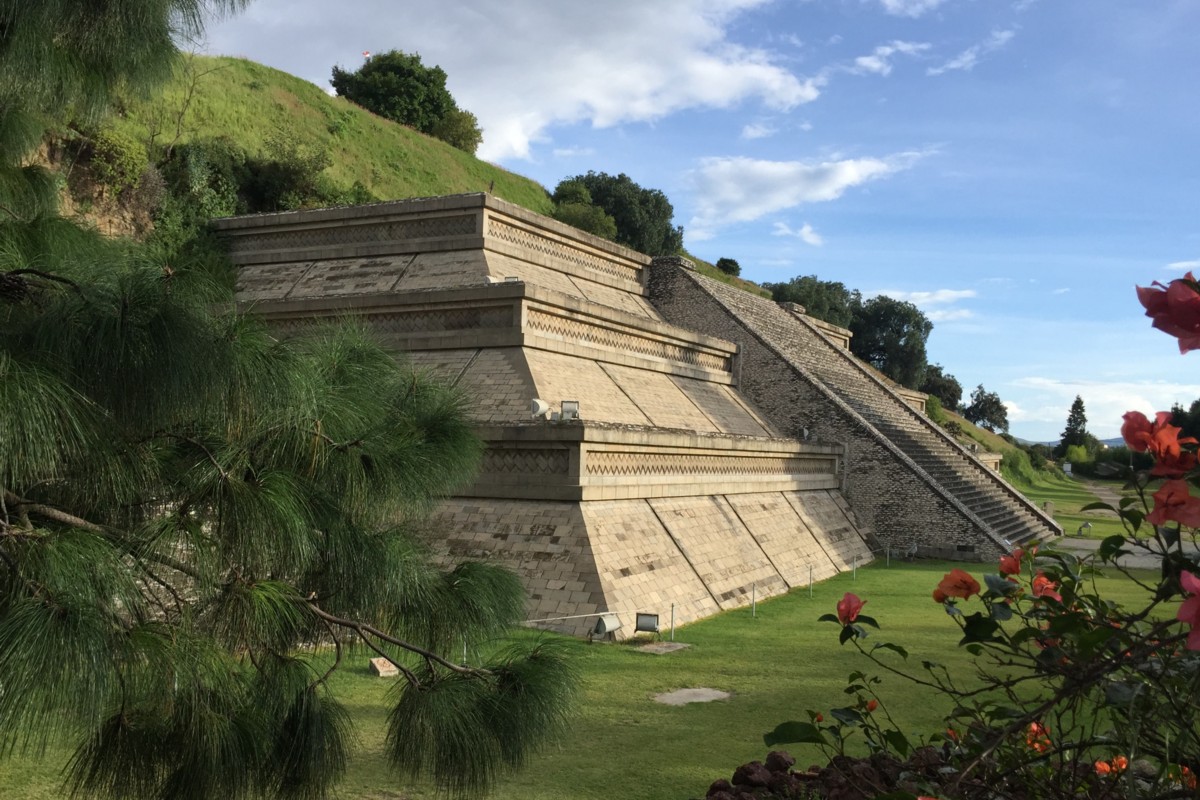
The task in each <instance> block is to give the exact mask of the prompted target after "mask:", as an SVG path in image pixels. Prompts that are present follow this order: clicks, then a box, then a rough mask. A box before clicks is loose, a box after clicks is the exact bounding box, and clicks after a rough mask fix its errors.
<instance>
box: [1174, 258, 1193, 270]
mask: <svg viewBox="0 0 1200 800" xmlns="http://www.w3.org/2000/svg"><path fill="white" fill-rule="evenodd" d="M1167 269H1178V270H1186V269H1200V258H1198V259H1196V260H1194V261H1172V262H1171V263H1170V264H1167Z"/></svg>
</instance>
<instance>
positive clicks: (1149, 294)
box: [1137, 272, 1200, 353]
mask: <svg viewBox="0 0 1200 800" xmlns="http://www.w3.org/2000/svg"><path fill="white" fill-rule="evenodd" d="M1155 287H1157V288H1155ZM1137 296H1138V300H1140V301H1141V303H1142V306H1143V307H1145V309H1146V316H1147V317H1150V318H1151V319H1153V320H1154V327H1156V328H1158V329H1159V330H1160V331H1162V332H1164V333H1168V334H1170V335H1171V336H1174V337H1175V338H1176V339H1178V340H1179V352H1180V353H1186V352H1187V351H1189V350H1195V349H1197V348H1200V294H1198V293H1197V291H1196V279H1195V278H1193V277H1192V273H1190V272H1189V273H1188V274H1187V275H1184V276H1183V277H1182V278H1177V279H1176V280H1173V281H1171V282H1170V284H1168V285H1167V286H1163V285H1162V284H1161V283H1159V282H1158V281H1155V282H1154V283H1153V284H1151V285H1150V286H1139V287H1137Z"/></svg>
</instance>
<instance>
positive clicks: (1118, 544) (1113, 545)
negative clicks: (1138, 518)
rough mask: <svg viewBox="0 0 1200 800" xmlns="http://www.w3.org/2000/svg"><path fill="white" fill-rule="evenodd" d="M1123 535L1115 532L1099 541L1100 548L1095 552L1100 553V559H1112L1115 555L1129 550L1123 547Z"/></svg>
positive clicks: (1123, 553)
mask: <svg viewBox="0 0 1200 800" xmlns="http://www.w3.org/2000/svg"><path fill="white" fill-rule="evenodd" d="M1124 547H1125V537H1124V536H1122V535H1120V534H1117V535H1116V536H1109V537H1107V538H1105V539H1104V541H1102V542H1100V548H1099V550H1097V551H1096V552H1097V553H1098V554H1099V555H1100V559H1101V560H1102V561H1112V560H1113V559H1115V558H1116V557H1117V556H1120V555H1125V554H1127V553H1128V552H1129V551H1128V550H1125V549H1124Z"/></svg>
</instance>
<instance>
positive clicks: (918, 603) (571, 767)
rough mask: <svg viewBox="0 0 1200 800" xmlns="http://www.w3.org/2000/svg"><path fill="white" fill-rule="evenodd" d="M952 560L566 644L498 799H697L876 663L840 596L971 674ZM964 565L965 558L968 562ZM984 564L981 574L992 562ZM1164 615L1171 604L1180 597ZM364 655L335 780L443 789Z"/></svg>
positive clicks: (915, 708)
mask: <svg viewBox="0 0 1200 800" xmlns="http://www.w3.org/2000/svg"><path fill="white" fill-rule="evenodd" d="M950 566H952V565H950V564H946V563H937V562H933V563H917V564H900V563H896V562H893V565H892V567H891V568H890V569H889V568H885V566H884V565H883V564H881V563H880V564H876V565H873V566H871V567H866V568H861V569H860V570H859V571H858V575H857V579H855V578H854V576H852V575H851V574H849V573H844V574H842V575H840V576H838V577H836V578H833V579H831V580H829V581H826V582H824V583H821V584H818V585H817V586H816V587H815V590H814V597H813V599H809V596H808V592H807V591H806V590H803V589H801V590H798V591H796V592H793V593H792V594H790V595H788V596H785V597H782V598H778V599H775V600H771V601H768V602H763V603H760V604H759V606H758V614H757V617H756V618H752V617H751V613H750V609H748V608H747V609H741V610H738V611H732V612H728V613H725V614H721V615H719V616H717V617H714V618H711V619H708V620H704V621H703V622H699V623H696V624H694V625H690V626H688V627H686V628H683V629H680V630H679V632H678V633H677V636H676V638H677V640H679V641H682V642H686V643H688V644H690V645H691V647H690V648H689V649H687V650H684V651H680V652H677V653H672V654H669V655H665V656H652V655H647V654H645V653H640V652H637V651H636V650H635V649H634V648H632V647H629V646H627V645H623V644H621V645H599V644H597V645H588V644H587V643H585V642H582V641H579V640H572V641H569V642H568V643H567V645H568V647H569V648H570V649H571V652H572V654H573V656H574V658H575V659H576V661H577V663H578V666H579V669H580V671H581V675H582V679H583V692H584V693H583V698H582V702H581V703H580V706H579V714H578V716H577V718H576V719H575V722H574V725H573V726H572V729H571V731H570V732H569V733H568V734H567V735H566V736H565V737H564V738H563V739H562V740H561V741H560V742H557V743H556V744H555V746H552V747H551V748H550V749H549V750H548V751H547V752H544V753H542V754H541V755H539V756H537V757H535V758H534V759H533V760H532V761H531V763H530V764H529V766H528V767H527V768H526V769H525V770H523V771H522V772H520V773H519V774H517V775H515V776H512V777H509V778H507V779H505V780H504V781H503V783H502V785H501V786H500V788H499V790H498V791H497V792H496V794H495V795H494V797H495V800H517V799H518V798H520V800H551V798H553V799H554V800H558V798H563V797H569V798H579V799H580V800H588V799H589V798H596V799H597V800H599V798H609V797H622V798H633V797H637V798H649V799H650V800H653V799H654V798H662V799H663V800H667V799H668V798H669V799H670V800H682V798H687V797H702V796H703V795H704V791H705V789H706V788H707V786H708V784H709V783H710V782H711V781H713V780H715V779H716V778H719V777H726V778H728V777H729V775H730V774H731V773H732V771H733V769H734V768H735V767H736V766H737V765H738V764H741V763H743V762H745V761H749V760H751V759H761V758H762V757H763V756H764V755H766V747H764V746H763V743H762V738H761V737H762V734H763V733H764V732H765V731H767V730H770V729H771V728H773V727H774V726H775V725H776V724H777V723H779V722H783V721H785V720H788V719H795V718H800V719H804V718H805V717H804V712H805V710H807V709H814V710H820V711H823V712H824V713H826V715H827V716H828V711H829V709H830V708H831V707H833V706H840V705H844V704H846V703H847V702H848V698H846V696H845V695H844V694H843V693H842V689H843V688H844V687H845V685H846V676H847V674H848V673H850V672H851V671H852V670H856V669H868V670H869V671H872V672H875V671H876V670H874V669H872V668H870V667H869V665H868V663H867V662H866V661H865V659H863V658H862V657H860V656H858V655H857V654H856V653H855V652H854V651H853V650H852V649H851V647H849V646H846V647H839V646H838V644H837V627H836V626H834V625H832V624H829V623H819V622H817V621H816V620H817V617H818V616H820V615H821V614H823V613H827V612H832V611H833V610H834V604H835V603H836V601H837V599H838V598H840V597H841V596H842V593H843V592H846V591H854V592H856V593H858V594H860V595H861V596H862V597H863V598H864V599H866V600H867V602H868V605H867V612H868V613H870V614H871V615H873V616H874V617H875V618H876V619H878V620H879V623H880V625H881V626H882V630H881V631H879V632H878V633H875V632H872V638H871V640H870V641H869V642H868V644H872V643H874V642H878V641H891V642H895V643H897V644H901V645H903V646H904V647H906V648H907V649H908V651H909V654H910V655H909V658H908V664H909V665H910V666H911V667H914V668H915V669H917V670H919V669H920V663H921V661H922V659H930V660H934V661H937V662H940V663H942V664H945V665H946V666H947V667H949V668H950V669H952V670H954V671H955V672H956V673H957V674H959V675H960V676H969V675H970V674H971V666H970V663H971V661H970V656H969V655H968V654H967V653H966V652H965V651H963V650H962V649H960V648H958V647H957V646H956V642H957V640H958V638H959V635H958V631H957V628H956V627H955V626H954V624H953V623H952V622H950V621H949V620H948V619H947V618H946V616H945V614H943V613H942V612H941V610H940V609H939V608H938V607H937V606H936V605H935V604H934V603H933V602H932V601H931V600H930V598H929V594H930V591H931V590H932V588H933V586H934V585H936V583H937V581H938V580H939V579H940V578H941V576H942V574H943V573H945V572H946V571H947V570H948V569H949V568H950ZM960 566H961V565H960ZM993 570H994V567H993V566H992V565H977V566H975V567H972V568H970V571H971V572H972V573H973V574H975V575H976V576H977V577H979V576H981V575H982V573H983V572H985V571H993ZM1101 587H1102V591H1104V593H1105V595H1106V596H1108V597H1110V598H1112V599H1114V600H1118V601H1120V602H1134V601H1136V599H1137V597H1138V595H1137V590H1136V588H1135V587H1134V585H1133V584H1132V583H1131V582H1130V581H1127V580H1124V579H1121V578H1119V577H1110V578H1106V579H1103V580H1102V582H1101ZM1163 613H1165V614H1168V615H1171V614H1174V606H1173V605H1172V606H1171V607H1170V608H1168V609H1166V610H1165V611H1164V612H1163ZM366 658H367V656H366V655H359V656H356V657H355V658H354V660H353V662H352V663H351V664H349V665H348V667H347V669H345V670H344V671H343V672H344V674H340V675H339V678H338V680H337V682H336V685H335V691H336V693H337V695H338V696H339V698H341V699H342V701H343V702H345V703H346V704H347V705H348V707H349V709H350V711H351V713H352V714H353V717H354V719H355V722H356V725H357V727H358V730H359V733H360V737H361V738H360V742H359V745H358V747H357V748H356V750H355V753H354V755H353V757H352V763H351V768H350V771H349V773H348V775H347V776H346V779H345V780H344V781H343V782H342V784H341V786H340V787H339V794H340V796H341V797H360V798H366V799H367V800H383V799H384V798H386V799H387V800H398V798H421V799H422V800H424V799H425V798H429V800H432V798H434V797H435V794H434V792H433V791H432V790H430V789H429V788H428V787H424V786H420V785H419V784H418V785H414V784H412V783H408V782H406V781H404V780H402V779H400V778H397V777H396V776H395V775H394V774H393V773H392V772H390V771H389V770H388V768H387V764H386V762H385V759H384V757H383V755H382V745H383V730H384V725H385V722H386V714H387V710H386V709H387V707H388V700H387V694H388V689H389V687H390V686H392V684H391V683H388V682H385V681H381V680H380V679H378V678H373V677H371V676H370V675H369V674H368V672H367V670H366V668H365V667H366ZM701 686H703V687H711V688H716V689H722V690H725V691H728V692H731V693H732V695H733V696H732V697H731V698H730V699H728V700H723V701H719V702H715V703H707V704H693V705H687V706H682V707H671V706H665V705H661V704H659V703H656V702H654V701H653V696H654V695H655V694H658V693H660V692H665V691H670V690H673V689H679V688H687V687H701ZM880 693H881V696H882V698H883V700H884V704H885V706H886V708H887V711H888V712H890V713H891V714H892V715H893V716H894V717H895V718H896V720H897V721H898V723H899V725H900V727H901V728H902V729H903V730H905V731H909V732H914V733H919V732H924V733H926V734H928V733H931V732H934V731H940V730H941V728H942V726H941V724H940V722H941V719H942V717H943V715H944V714H945V713H946V711H947V710H948V709H947V708H946V707H945V706H944V704H943V702H942V700H941V699H940V698H937V697H935V696H933V695H931V694H930V693H929V692H928V691H926V690H924V689H922V688H920V687H914V686H912V685H910V684H907V683H906V682H904V681H902V680H901V679H898V678H895V677H885V680H884V683H883V685H882V687H881V690H880ZM789 749H791V750H792V752H793V754H794V755H796V756H797V758H798V760H799V762H800V764H801V765H802V766H805V765H807V764H809V763H814V762H816V761H817V760H818V758H819V756H818V753H817V752H816V751H815V750H814V749H809V748H805V747H794V748H789ZM64 755H65V754H64V753H62V752H61V751H60V752H57V753H54V754H52V756H51V760H50V761H47V762H42V763H35V762H30V761H28V760H23V759H16V760H12V761H3V760H0V797H8V796H10V795H9V794H6V792H11V796H13V797H22V798H30V800H58V798H60V796H61V795H60V793H59V791H58V789H57V781H56V778H55V775H56V773H57V770H56V768H55V767H54V766H53V761H54V760H57V761H58V763H61V761H62V759H63V757H64Z"/></svg>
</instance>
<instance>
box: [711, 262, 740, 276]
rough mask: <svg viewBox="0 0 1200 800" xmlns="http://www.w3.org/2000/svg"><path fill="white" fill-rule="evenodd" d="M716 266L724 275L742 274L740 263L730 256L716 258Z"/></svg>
mask: <svg viewBox="0 0 1200 800" xmlns="http://www.w3.org/2000/svg"><path fill="white" fill-rule="evenodd" d="M716 267H717V269H719V270H721V272H724V273H725V274H726V275H733V276H737V275H741V274H742V265H741V264H739V263H738V262H737V261H735V260H734V259H732V258H718V259H717V264H716Z"/></svg>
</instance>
